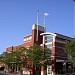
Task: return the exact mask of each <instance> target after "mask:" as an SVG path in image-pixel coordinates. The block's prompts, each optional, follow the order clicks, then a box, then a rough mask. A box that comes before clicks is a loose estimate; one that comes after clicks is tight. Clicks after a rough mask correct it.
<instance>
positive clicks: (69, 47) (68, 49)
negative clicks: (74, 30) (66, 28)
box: [64, 38, 75, 66]
mask: <svg viewBox="0 0 75 75" xmlns="http://www.w3.org/2000/svg"><path fill="white" fill-rule="evenodd" d="M64 51H65V53H67V54H68V55H69V57H70V61H71V62H72V63H73V65H74V66H75V38H72V39H71V40H69V41H66V44H65V46H64Z"/></svg>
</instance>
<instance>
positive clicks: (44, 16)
mask: <svg viewBox="0 0 75 75" xmlns="http://www.w3.org/2000/svg"><path fill="white" fill-rule="evenodd" d="M45 23H46V16H45V13H44V32H46V27H45Z"/></svg>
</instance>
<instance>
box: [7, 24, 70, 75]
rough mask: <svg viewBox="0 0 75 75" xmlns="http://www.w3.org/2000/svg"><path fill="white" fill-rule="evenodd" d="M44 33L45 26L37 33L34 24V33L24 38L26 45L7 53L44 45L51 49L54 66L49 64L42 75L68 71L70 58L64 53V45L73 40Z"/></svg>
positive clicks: (59, 35)
mask: <svg viewBox="0 0 75 75" xmlns="http://www.w3.org/2000/svg"><path fill="white" fill-rule="evenodd" d="M44 31H45V30H44V27H43V26H38V31H37V25H36V24H34V25H33V26H32V33H31V34H30V35H28V36H25V37H24V43H23V44H21V45H17V46H11V47H8V48H6V52H7V53H10V52H11V51H13V50H16V49H17V48H19V47H26V48H29V47H30V46H31V45H33V44H38V45H41V46H43V45H44V46H45V47H47V48H49V50H50V52H51V56H50V58H51V61H52V64H51V65H50V64H47V69H45V70H44V69H42V70H41V75H43V73H44V72H46V74H47V75H50V74H51V75H52V74H53V73H54V72H59V71H63V70H64V69H65V70H66V69H67V68H68V64H67V63H68V57H67V54H65V53H64V51H63V45H64V44H65V40H70V39H71V38H70V37H67V36H64V35H61V34H58V33H50V32H44ZM59 65H60V66H59ZM30 71H31V72H30ZM53 71H54V72H53ZM29 72H30V73H31V74H33V73H34V72H33V69H32V70H29ZM33 75H34V74H33Z"/></svg>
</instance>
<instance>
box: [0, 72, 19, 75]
mask: <svg viewBox="0 0 75 75" xmlns="http://www.w3.org/2000/svg"><path fill="white" fill-rule="evenodd" d="M0 73H3V74H7V75H18V74H14V73H9V72H7V73H5V72H4V71H0Z"/></svg>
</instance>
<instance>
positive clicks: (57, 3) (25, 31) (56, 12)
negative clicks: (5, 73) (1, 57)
mask: <svg viewBox="0 0 75 75" xmlns="http://www.w3.org/2000/svg"><path fill="white" fill-rule="evenodd" d="M38 9H39V24H40V25H43V21H44V13H45V12H46V13H48V14H49V15H48V16H46V31H47V32H53V33H54V32H56V33H59V34H63V35H66V36H69V37H74V34H75V18H74V17H75V3H74V2H73V0H0V54H2V53H3V52H4V51H6V48H7V47H10V46H15V45H19V44H22V43H23V38H24V36H26V35H29V34H31V32H32V25H33V24H35V23H36V18H37V16H36V15H37V10H38Z"/></svg>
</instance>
